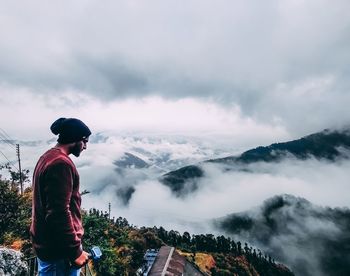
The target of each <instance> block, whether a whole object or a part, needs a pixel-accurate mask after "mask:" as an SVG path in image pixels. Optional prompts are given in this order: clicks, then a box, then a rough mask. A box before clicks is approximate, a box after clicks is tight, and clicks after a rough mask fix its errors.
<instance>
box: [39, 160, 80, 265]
mask: <svg viewBox="0 0 350 276" xmlns="http://www.w3.org/2000/svg"><path fill="white" fill-rule="evenodd" d="M46 180H47V181H46V183H47V185H46V187H45V190H44V191H45V197H46V206H45V207H46V208H45V210H46V216H45V219H46V222H47V224H48V225H49V229H50V230H51V231H52V237H53V238H54V239H55V240H56V242H57V244H59V245H60V247H62V248H64V250H65V251H66V252H67V255H68V257H69V259H70V260H71V261H74V260H75V259H76V258H78V257H79V256H80V255H81V253H82V249H81V240H80V238H79V237H78V236H77V234H76V231H75V229H74V223H73V220H72V216H71V211H70V200H71V196H72V190H73V171H72V168H71V167H70V166H69V165H68V164H67V163H65V162H58V163H56V164H52V165H51V166H50V167H49V168H48V169H47V172H46Z"/></svg>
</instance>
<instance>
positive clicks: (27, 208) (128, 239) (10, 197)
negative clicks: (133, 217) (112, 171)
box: [0, 168, 293, 276]
mask: <svg viewBox="0 0 350 276" xmlns="http://www.w3.org/2000/svg"><path fill="white" fill-rule="evenodd" d="M9 169H10V168H9ZM10 170H11V169H10ZM31 198H32V194H31V189H30V188H27V189H26V190H25V192H24V193H23V195H20V194H19V191H18V182H17V179H16V178H11V179H10V180H6V179H3V178H2V179H0V205H1V208H0V233H1V235H0V245H3V246H6V247H9V248H14V249H17V250H21V251H22V252H23V253H24V255H25V257H26V258H29V257H31V256H33V252H32V250H31V244H30V240H29V225H30V219H31ZM83 223H84V228H85V236H84V241H83V242H84V247H85V248H89V247H91V246H93V245H98V246H100V247H101V249H102V252H103V257H102V259H101V261H100V262H99V263H97V264H95V266H94V270H95V271H96V273H97V275H137V270H138V269H139V268H140V267H141V266H142V265H143V263H144V260H143V256H144V253H145V251H146V250H147V249H149V248H159V247H160V246H162V245H165V244H166V245H171V246H174V247H176V248H177V249H178V250H181V254H183V255H185V256H187V258H188V259H189V260H190V261H191V262H193V263H195V264H196V265H197V266H198V267H199V268H200V269H201V270H202V271H203V272H205V273H206V274H208V275H269V276H270V275H293V273H292V272H290V270H288V268H286V267H285V266H284V265H282V264H278V263H276V262H275V260H274V259H273V258H272V257H270V256H267V255H265V254H264V253H263V252H261V251H260V250H259V249H256V248H253V247H251V246H249V245H248V244H244V245H242V243H241V242H239V241H233V240H232V239H230V238H226V237H224V236H219V237H215V236H213V235H211V234H206V235H191V234H190V233H188V232H185V233H183V234H182V235H181V234H180V233H179V232H177V231H173V230H171V231H166V230H165V229H164V228H162V227H159V228H157V227H153V228H147V227H141V228H138V227H135V226H132V225H130V224H129V223H128V221H127V220H126V219H125V218H121V217H119V218H117V219H115V218H109V214H108V213H107V212H101V211H99V210H95V209H91V210H89V211H83ZM205 260H207V262H205ZM208 260H209V262H208Z"/></svg>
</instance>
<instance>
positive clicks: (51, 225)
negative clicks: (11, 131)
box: [30, 148, 84, 261]
mask: <svg viewBox="0 0 350 276" xmlns="http://www.w3.org/2000/svg"><path fill="white" fill-rule="evenodd" d="M80 204H81V197H80V193H79V174H78V171H77V169H76V167H75V165H74V163H73V162H72V160H71V159H70V158H69V157H68V155H66V154H64V153H63V152H61V151H60V150H59V149H57V148H52V149H50V150H48V151H47V152H46V153H45V154H44V155H42V156H41V157H40V159H39V161H38V163H37V165H36V167H35V170H34V175H33V205H32V206H33V210H32V225H31V227H30V233H31V238H32V243H33V247H34V250H35V252H36V254H37V256H38V257H39V258H40V259H42V260H44V261H49V260H54V259H61V258H65V259H66V258H68V259H70V260H71V261H74V260H75V259H76V258H77V257H79V256H80V254H81V253H82V249H81V238H82V235H83V233H84V230H83V227H82V222H81V214H80Z"/></svg>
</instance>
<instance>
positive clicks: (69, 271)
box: [37, 258, 80, 276]
mask: <svg viewBox="0 0 350 276" xmlns="http://www.w3.org/2000/svg"><path fill="white" fill-rule="evenodd" d="M37 259H38V273H39V274H38V275H39V276H79V275H80V268H79V269H76V268H72V267H70V263H69V262H68V261H67V260H64V259H60V260H55V261H48V262H46V261H42V260H40V259H39V258H37Z"/></svg>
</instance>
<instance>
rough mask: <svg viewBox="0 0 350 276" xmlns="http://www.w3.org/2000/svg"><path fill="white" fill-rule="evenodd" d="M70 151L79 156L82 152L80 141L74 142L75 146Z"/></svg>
mask: <svg viewBox="0 0 350 276" xmlns="http://www.w3.org/2000/svg"><path fill="white" fill-rule="evenodd" d="M70 152H71V153H72V154H73V155H74V156H75V157H79V156H80V153H81V146H80V143H79V142H77V143H75V144H74V146H72V147H71V149H70Z"/></svg>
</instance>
